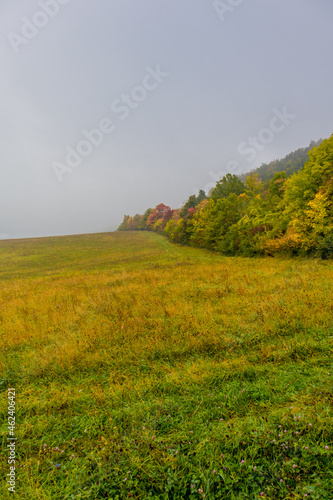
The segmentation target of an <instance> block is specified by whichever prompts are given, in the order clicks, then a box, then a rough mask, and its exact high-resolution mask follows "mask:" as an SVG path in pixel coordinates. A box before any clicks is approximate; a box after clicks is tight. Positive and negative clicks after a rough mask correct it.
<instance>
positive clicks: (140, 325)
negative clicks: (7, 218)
mask: <svg viewBox="0 0 333 500" xmlns="http://www.w3.org/2000/svg"><path fill="white" fill-rule="evenodd" d="M332 279H333V262H332V261H318V260H298V259H294V260H291V259H287V260H282V259H280V260H279V259H272V258H261V259H259V258H258V259H250V258H240V257H233V258H230V257H223V256H220V255H218V254H214V253H211V252H209V251H205V250H199V249H194V248H188V247H181V246H177V245H173V244H171V243H169V242H168V241H167V240H166V239H165V238H164V237H162V236H159V235H158V234H155V233H146V232H143V233H142V232H141V233H140V232H134V233H131V232H129V233H126V232H124V233H103V234H95V235H83V236H71V237H57V238H41V239H27V240H12V241H10V240H8V241H2V242H0V283H1V287H0V335H1V345H0V349H1V361H0V363H1V364H0V384H1V385H0V387H1V393H2V397H1V430H2V451H1V453H2V454H1V481H2V482H1V489H0V498H1V499H3V500H5V499H9V498H19V499H23V500H36V499H43V500H44V499H47V500H65V499H66V500H67V499H69V500H72V499H73V500H74V499H75V500H78V499H91V500H95V499H100V498H110V499H125V498H126V499H127V498H133V499H159V500H164V499H170V500H171V499H172V500H177V499H201V498H205V499H209V500H211V499H230V500H232V499H241V500H244V499H259V498H265V499H270V500H277V499H301V498H302V499H304V498H307V499H311V500H312V499H320V500H322V499H333V493H332V492H333V455H332V451H333V396H332V382H331V379H332V377H333V359H332V351H333V348H332V337H333V321H332V316H333V293H332V291H333V286H332ZM10 387H12V388H15V390H16V428H15V433H16V435H17V438H18V441H17V446H16V459H17V461H16V493H14V494H13V493H10V492H8V490H7V487H8V484H7V485H6V482H5V477H6V474H8V473H9V465H8V464H7V459H8V449H7V448H6V446H7V435H8V429H7V419H8V415H7V406H8V401H7V389H8V388H10Z"/></svg>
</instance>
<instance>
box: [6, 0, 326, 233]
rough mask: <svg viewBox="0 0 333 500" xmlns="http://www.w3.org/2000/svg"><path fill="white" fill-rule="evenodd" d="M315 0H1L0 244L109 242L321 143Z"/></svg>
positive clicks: (321, 34)
mask: <svg viewBox="0 0 333 500" xmlns="http://www.w3.org/2000/svg"><path fill="white" fill-rule="evenodd" d="M332 19H333V3H332V1H331V0H318V1H316V2H314V1H313V0H293V1H292V2H291V1H290V0H279V1H267V0H252V1H245V0H244V1H242V0H225V1H213V0H182V1H170V0H168V1H167V0H164V1H162V0H140V1H139V2H138V1H135V0H132V1H130V0H122V1H116V0H94V1H92V0H39V1H34V0H16V1H15V2H13V0H2V1H1V4H0V26H1V34H2V36H1V40H0V53H1V60H2V68H1V69H2V71H1V77H0V99H1V117H0V120H1V121H0V123H1V136H0V141H1V148H0V160H1V161H0V165H1V185H0V238H21V237H35V236H49V235H60V234H78V233H89V232H103V231H112V230H115V229H116V228H117V226H118V225H119V224H120V223H121V221H122V219H123V215H124V214H129V215H134V214H136V213H143V212H144V211H145V209H146V208H148V207H154V206H156V205H157V204H158V203H165V204H167V205H170V206H171V207H172V208H177V207H179V206H180V205H181V204H182V203H184V202H185V201H186V199H187V198H188V197H189V196H190V195H191V194H193V193H196V192H198V190H199V189H205V191H208V190H209V189H210V188H211V187H212V186H213V185H214V183H215V182H216V181H217V180H218V179H219V178H221V177H222V176H223V175H224V174H225V173H227V172H230V173H236V174H239V173H242V172H248V171H250V170H252V169H255V168H257V167H259V166H260V165H261V163H263V162H268V161H271V160H273V159H276V158H281V157H283V156H285V155H286V154H288V153H289V152H291V151H293V150H295V149H297V148H299V147H305V146H307V145H308V144H309V143H310V141H311V140H318V139H319V138H325V137H329V136H330V135H331V134H332V132H333V126H332V116H333V115H332V108H333V107H332V105H333V93H332V88H333V67H332V64H331V62H332V56H331V51H332V46H333V30H332Z"/></svg>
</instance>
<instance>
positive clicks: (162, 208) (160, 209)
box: [147, 203, 172, 229]
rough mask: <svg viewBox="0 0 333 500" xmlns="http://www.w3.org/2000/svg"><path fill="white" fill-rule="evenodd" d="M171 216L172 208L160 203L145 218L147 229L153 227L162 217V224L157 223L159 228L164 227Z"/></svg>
mask: <svg viewBox="0 0 333 500" xmlns="http://www.w3.org/2000/svg"><path fill="white" fill-rule="evenodd" d="M171 217H172V210H171V208H170V207H169V206H167V205H164V203H160V204H159V205H157V207H155V208H154V210H153V211H152V212H151V213H150V215H149V216H148V219H147V227H148V228H149V229H154V225H155V224H156V223H157V222H158V221H159V220H160V219H162V221H163V224H159V225H158V227H159V228H160V229H164V227H165V226H166V224H167V222H168V220H169V219H171Z"/></svg>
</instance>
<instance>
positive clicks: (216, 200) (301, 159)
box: [118, 135, 333, 258]
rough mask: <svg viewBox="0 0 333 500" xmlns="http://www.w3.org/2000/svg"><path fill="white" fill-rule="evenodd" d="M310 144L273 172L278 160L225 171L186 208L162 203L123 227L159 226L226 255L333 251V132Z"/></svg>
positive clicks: (175, 239)
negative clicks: (246, 169) (248, 169)
mask: <svg viewBox="0 0 333 500" xmlns="http://www.w3.org/2000/svg"><path fill="white" fill-rule="evenodd" d="M304 149H305V148H303V149H300V150H298V153H299V154H297V151H296V152H294V153H291V154H290V155H288V156H287V157H286V158H285V159H284V160H276V162H275V163H276V169H275V170H274V165H272V163H274V162H272V163H271V164H269V165H263V166H262V167H260V168H259V169H258V170H257V171H255V172H251V173H250V174H248V175H247V176H244V175H243V176H240V177H237V176H236V175H232V174H227V175H225V176H224V177H223V178H222V179H221V180H220V181H218V182H217V184H216V186H215V187H214V188H213V189H212V190H211V191H210V192H209V193H208V194H206V193H205V192H204V191H202V190H201V191H200V192H199V194H198V195H191V196H190V197H189V199H188V200H187V201H186V203H185V204H184V205H183V207H182V208H180V209H175V210H173V209H171V208H170V207H169V206H167V205H164V204H163V203H160V204H159V205H157V206H156V207H155V208H148V209H147V210H146V212H145V213H144V214H143V215H139V214H137V215H135V216H134V217H130V216H129V215H126V216H125V217H124V220H123V222H122V224H121V225H120V226H119V228H118V230H120V231H128V230H141V231H156V232H159V233H161V234H164V235H166V236H167V237H168V238H169V239H170V240H171V241H173V242H176V243H180V244H184V245H193V246H196V247H201V248H208V249H211V250H216V251H219V252H221V253H223V254H226V255H244V256H254V255H270V256H274V255H278V254H284V255H302V256H305V255H312V256H316V257H321V258H328V257H333V203H332V202H333V135H332V136H331V137H330V138H329V139H325V140H324V141H321V140H320V141H318V142H317V143H313V142H312V143H311V144H310V146H309V148H307V151H306V154H305V151H304ZM284 164H285V165H287V168H285V169H284V170H281V165H282V166H283V165H284ZM260 169H261V170H260ZM260 174H263V175H261V176H260Z"/></svg>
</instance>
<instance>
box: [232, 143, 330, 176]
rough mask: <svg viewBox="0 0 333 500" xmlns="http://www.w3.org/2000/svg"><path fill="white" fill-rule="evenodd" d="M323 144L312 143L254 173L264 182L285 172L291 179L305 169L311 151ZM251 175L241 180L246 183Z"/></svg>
mask: <svg viewBox="0 0 333 500" xmlns="http://www.w3.org/2000/svg"><path fill="white" fill-rule="evenodd" d="M322 142H323V141H322V139H319V140H318V141H311V143H310V144H309V146H308V147H305V148H299V149H297V150H296V151H293V152H292V153H289V154H288V155H287V156H285V157H284V158H281V159H280V160H273V161H271V162H269V163H263V164H262V165H261V166H260V167H258V168H256V169H254V170H253V171H252V173H253V174H256V175H258V177H260V179H261V180H262V181H264V182H265V181H268V180H270V179H273V177H274V175H275V174H276V173H279V172H283V171H284V172H286V174H287V177H290V176H291V175H292V174H293V173H295V172H298V171H299V170H301V169H302V168H303V167H304V164H305V163H306V162H307V161H308V159H309V151H311V149H313V148H314V147H317V146H319V144H321V143H322ZM249 175H250V172H247V173H245V174H242V175H240V176H239V178H240V179H241V180H242V181H243V182H245V180H246V178H247V177H248V176H249Z"/></svg>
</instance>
